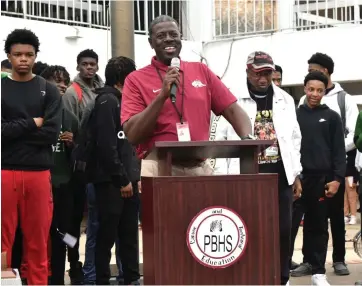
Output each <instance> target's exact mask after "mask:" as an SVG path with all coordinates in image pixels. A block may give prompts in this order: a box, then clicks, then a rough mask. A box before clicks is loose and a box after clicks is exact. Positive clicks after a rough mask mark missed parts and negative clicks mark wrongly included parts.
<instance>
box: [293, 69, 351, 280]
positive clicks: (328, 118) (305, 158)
mask: <svg viewBox="0 0 362 286" xmlns="http://www.w3.org/2000/svg"><path fill="white" fill-rule="evenodd" d="M327 85H328V79H327V78H326V76H325V75H324V74H323V73H321V72H319V71H313V72H311V73H309V74H308V75H307V76H306V77H305V80H304V90H305V93H306V98H307V101H306V104H303V105H301V106H300V107H299V109H298V110H297V119H298V122H299V126H300V130H301V133H302V143H301V163H302V167H303V174H302V175H303V178H302V187H303V193H302V198H301V200H302V204H303V206H304V208H305V215H304V228H303V235H304V237H305V239H308V240H309V241H308V245H309V246H310V248H311V249H310V250H309V253H310V258H309V259H310V261H309V262H310V264H311V265H312V285H329V284H328V282H327V279H326V275H325V272H326V269H325V261H326V255H327V246H328V236H329V235H328V213H329V207H330V204H328V200H331V199H332V198H333V197H334V196H335V195H336V193H337V191H338V188H339V186H340V184H341V182H343V181H344V176H345V172H346V151H345V147H344V131H343V126H342V120H341V118H340V116H339V114H338V113H337V112H335V111H333V110H332V109H330V108H329V107H328V106H327V105H325V104H321V100H322V98H323V96H324V94H325V91H326V88H327Z"/></svg>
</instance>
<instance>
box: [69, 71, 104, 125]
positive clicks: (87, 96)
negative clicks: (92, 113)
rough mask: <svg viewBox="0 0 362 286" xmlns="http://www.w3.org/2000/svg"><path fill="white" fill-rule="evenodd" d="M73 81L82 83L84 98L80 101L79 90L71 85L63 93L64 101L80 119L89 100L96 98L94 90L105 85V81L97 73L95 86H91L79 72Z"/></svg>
mask: <svg viewBox="0 0 362 286" xmlns="http://www.w3.org/2000/svg"><path fill="white" fill-rule="evenodd" d="M73 82H76V83H78V84H79V85H80V87H81V89H82V100H81V101H79V99H78V95H77V92H76V91H75V89H74V86H73V85H71V86H69V87H68V89H67V91H66V92H65V94H64V95H63V103H64V106H65V108H67V109H68V110H69V111H71V112H72V113H73V114H74V115H75V116H76V117H77V118H78V120H79V122H80V121H81V119H82V114H83V111H84V109H85V107H86V106H87V104H88V103H89V102H91V101H92V100H94V99H95V98H96V96H97V95H96V94H95V93H94V90H95V89H96V88H99V87H103V86H104V83H103V81H102V79H101V78H100V77H99V76H98V75H96V76H95V78H94V81H93V88H92V89H91V88H89V87H88V85H86V83H85V82H84V81H83V80H82V79H81V78H80V76H79V74H78V75H77V76H76V77H75V78H74V80H73Z"/></svg>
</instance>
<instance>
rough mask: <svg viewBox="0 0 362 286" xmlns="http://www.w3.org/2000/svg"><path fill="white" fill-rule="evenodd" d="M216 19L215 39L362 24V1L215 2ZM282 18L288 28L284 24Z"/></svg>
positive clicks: (244, 0)
mask: <svg viewBox="0 0 362 286" xmlns="http://www.w3.org/2000/svg"><path fill="white" fill-rule="evenodd" d="M290 5H291V6H292V9H289V7H290ZM281 14H283V15H281ZM213 16H214V20H215V29H214V30H215V31H214V33H215V34H214V38H224V37H226V38H228V37H234V36H243V35H245V36H246V35H256V34H267V33H272V32H275V31H280V30H284V29H293V30H305V29H308V30H309V29H319V28H328V27H335V26H340V25H342V24H343V25H345V24H361V18H362V0H214V15H213ZM282 16H283V17H288V18H289V19H290V25H289V26H288V27H285V26H283V27H282V25H280V19H281V17H282Z"/></svg>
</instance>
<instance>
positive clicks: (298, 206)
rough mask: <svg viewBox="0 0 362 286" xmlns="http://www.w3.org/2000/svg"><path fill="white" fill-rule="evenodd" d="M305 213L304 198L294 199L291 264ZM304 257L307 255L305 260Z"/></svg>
mask: <svg viewBox="0 0 362 286" xmlns="http://www.w3.org/2000/svg"><path fill="white" fill-rule="evenodd" d="M303 215H304V206H303V204H302V200H301V199H298V200H296V201H294V203H293V212H292V230H291V242H290V264H291V261H292V257H293V254H294V244H295V239H296V237H297V234H298V230H299V226H300V222H301V221H302V219H303ZM304 259H305V257H303V260H304ZM303 262H306V261H303Z"/></svg>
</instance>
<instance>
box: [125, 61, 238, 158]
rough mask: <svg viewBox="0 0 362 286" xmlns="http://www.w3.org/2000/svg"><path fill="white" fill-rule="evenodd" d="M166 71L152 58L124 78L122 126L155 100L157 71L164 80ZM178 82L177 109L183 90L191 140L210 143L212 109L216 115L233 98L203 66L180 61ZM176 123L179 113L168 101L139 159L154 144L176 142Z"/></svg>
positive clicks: (158, 86) (159, 83)
mask: <svg viewBox="0 0 362 286" xmlns="http://www.w3.org/2000/svg"><path fill="white" fill-rule="evenodd" d="M167 68H168V67H167V66H166V65H164V64H163V63H161V62H159V61H157V60H156V58H155V57H154V58H152V62H151V64H150V65H148V66H146V67H144V68H142V69H140V70H138V71H135V72H133V73H131V74H130V75H129V76H128V77H127V78H126V81H125V84H124V88H123V92H122V107H121V123H122V124H124V123H125V122H126V121H127V120H129V119H130V118H131V117H132V116H134V115H136V114H138V113H140V112H142V111H143V110H144V109H145V108H146V107H147V106H148V105H149V104H150V103H151V102H152V101H153V100H154V99H155V98H156V96H157V95H158V94H159V93H160V91H161V88H162V80H161V78H160V76H159V74H158V72H157V70H158V71H159V72H160V75H161V77H162V78H164V76H165V74H166V71H167ZM182 73H183V75H182ZM183 79H184V82H182V80H183ZM180 81H181V82H180V86H179V87H178V88H177V95H176V107H177V109H178V110H179V111H180V112H181V102H182V89H183V87H184V92H183V93H184V107H183V118H184V122H187V123H188V125H189V128H190V136H191V140H192V141H204V140H209V129H210V116H211V110H212V111H213V112H214V113H215V114H216V115H218V114H220V113H222V112H223V111H224V110H225V109H226V108H227V107H228V106H230V105H231V104H232V103H234V102H236V98H235V96H234V95H233V94H232V93H231V92H230V91H229V89H228V88H227V87H226V86H225V85H224V84H223V83H222V82H221V80H220V79H218V78H217V76H216V75H215V74H214V73H213V72H212V71H211V70H210V69H209V68H208V67H207V66H206V65H204V64H203V63H199V62H185V61H181V64H180ZM179 122H180V117H179V114H178V113H177V111H176V110H175V107H174V106H173V104H172V102H171V100H167V101H166V102H165V104H164V107H163V109H162V111H161V113H160V115H159V117H158V120H157V125H156V128H155V130H154V132H153V135H152V136H151V137H150V139H149V140H148V141H147V142H145V143H142V144H140V145H139V146H138V148H137V153H138V156H139V157H140V158H143V157H144V155H145V154H146V153H147V152H148V151H149V150H150V149H151V148H152V146H153V144H154V143H155V142H157V141H178V137H177V129H176V123H179Z"/></svg>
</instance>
